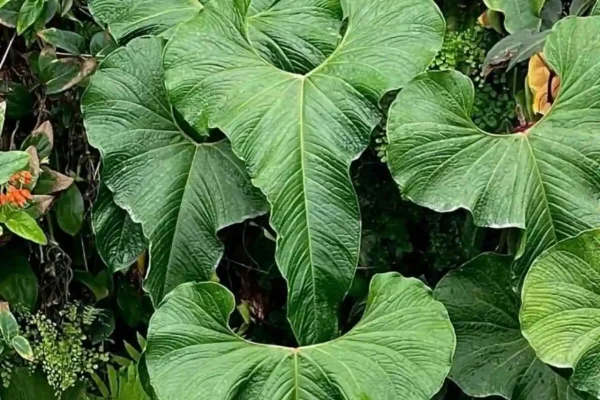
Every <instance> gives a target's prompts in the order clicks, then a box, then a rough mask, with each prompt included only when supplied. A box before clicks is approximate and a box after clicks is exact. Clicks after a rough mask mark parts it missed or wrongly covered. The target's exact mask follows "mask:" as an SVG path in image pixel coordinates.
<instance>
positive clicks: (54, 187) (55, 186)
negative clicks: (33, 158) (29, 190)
mask: <svg viewBox="0 0 600 400" xmlns="http://www.w3.org/2000/svg"><path fill="white" fill-rule="evenodd" d="M73 182H75V180H74V179H73V178H71V177H69V176H66V175H63V174H61V173H59V172H56V171H53V170H51V169H50V168H48V167H46V166H43V167H42V168H41V173H40V176H39V178H38V180H37V182H36V185H35V188H34V193H35V194H39V195H48V194H53V193H57V192H62V191H63V190H67V189H68V188H70V187H71V185H73Z"/></svg>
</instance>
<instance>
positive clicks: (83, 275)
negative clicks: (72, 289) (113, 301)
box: [73, 270, 112, 302]
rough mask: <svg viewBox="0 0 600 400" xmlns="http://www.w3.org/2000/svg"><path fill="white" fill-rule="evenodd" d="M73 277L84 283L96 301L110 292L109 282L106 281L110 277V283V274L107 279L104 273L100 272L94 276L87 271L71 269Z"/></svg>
mask: <svg viewBox="0 0 600 400" xmlns="http://www.w3.org/2000/svg"><path fill="white" fill-rule="evenodd" d="M73 279H75V280H77V281H79V282H81V283H82V284H84V285H85V286H86V287H87V288H88V289H89V290H90V291H91V292H92V293H93V294H94V297H95V298H96V302H98V301H100V300H102V299H105V298H106V297H108V295H109V294H110V290H111V287H110V286H109V282H107V280H108V279H110V283H112V278H110V274H109V275H108V279H107V276H106V274H103V273H102V272H100V273H98V275H97V276H94V275H92V274H91V273H90V272H88V271H84V270H75V271H73Z"/></svg>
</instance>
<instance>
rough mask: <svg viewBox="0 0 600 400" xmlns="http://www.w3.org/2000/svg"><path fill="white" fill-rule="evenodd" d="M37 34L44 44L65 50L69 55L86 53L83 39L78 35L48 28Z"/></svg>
mask: <svg viewBox="0 0 600 400" xmlns="http://www.w3.org/2000/svg"><path fill="white" fill-rule="evenodd" d="M37 34H38V36H39V37H41V38H42V39H43V40H44V41H45V42H46V43H49V44H51V45H52V46H54V47H58V48H61V49H63V50H66V51H68V52H69V53H71V54H74V55H79V54H82V53H85V51H86V43H85V39H84V38H83V36H81V35H79V34H78V33H75V32H70V31H64V30H60V29H56V28H50V29H45V30H43V31H40V32H38V33H37Z"/></svg>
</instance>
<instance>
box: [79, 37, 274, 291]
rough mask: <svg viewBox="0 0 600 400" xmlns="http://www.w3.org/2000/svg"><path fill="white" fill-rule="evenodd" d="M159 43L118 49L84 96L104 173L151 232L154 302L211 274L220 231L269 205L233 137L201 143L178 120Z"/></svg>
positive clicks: (217, 257)
mask: <svg viewBox="0 0 600 400" xmlns="http://www.w3.org/2000/svg"><path fill="white" fill-rule="evenodd" d="M162 51H163V45H162V41H161V40H160V39H158V38H141V39H136V40H134V41H132V42H130V43H129V44H128V46H127V47H124V48H121V49H119V50H117V51H115V52H114V53H112V54H111V55H110V56H109V57H108V58H107V59H106V60H105V61H104V62H103V63H102V65H101V67H100V69H99V70H98V72H97V73H96V74H95V75H94V78H93V81H92V83H91V85H90V87H89V88H88V90H87V92H86V94H85V96H84V99H83V109H84V115H85V125H86V128H87V133H88V137H89V140H90V143H92V145H93V146H95V147H97V148H98V149H100V151H101V153H102V155H103V162H104V168H103V171H102V174H103V175H102V176H103V179H104V183H105V184H106V185H107V186H108V187H109V189H110V190H111V191H112V192H113V194H114V200H115V202H116V203H117V204H118V205H119V206H120V207H121V208H123V209H125V210H127V211H128V213H129V214H130V216H131V218H132V220H133V221H135V222H137V223H141V224H142V226H143V230H144V233H145V236H146V237H148V238H149V240H150V271H149V275H148V278H147V281H146V287H147V289H148V291H149V292H150V294H151V295H152V298H153V300H154V301H155V302H158V301H160V299H161V298H162V297H163V295H164V294H165V293H166V292H168V291H169V290H171V289H173V288H174V287H175V286H177V285H178V284H180V283H182V282H188V281H195V280H208V279H210V277H211V276H212V274H213V272H214V268H215V267H216V265H217V264H218V262H219V260H220V258H221V255H222V252H223V245H222V244H221V242H220V241H219V240H218V239H217V236H216V233H217V231H218V230H220V229H221V228H223V227H226V226H228V225H231V224H234V223H237V222H241V221H243V220H245V219H247V218H250V217H254V216H257V215H259V214H262V213H264V212H265V211H266V210H267V205H266V204H265V201H264V200H263V198H262V196H261V195H260V193H259V192H258V191H257V190H255V189H253V188H252V185H251V183H250V179H249V178H248V176H247V175H246V173H245V170H244V168H243V164H242V163H241V162H240V161H239V160H238V159H236V158H235V156H234V155H233V153H232V152H231V149H230V147H229V145H228V144H227V143H225V142H219V143H207V144H198V143H196V142H194V141H193V140H192V139H191V138H190V137H189V136H188V135H186V134H185V133H184V132H183V131H182V130H181V129H180V128H179V126H178V125H177V123H176V122H175V120H174V117H173V115H172V113H171V106H170V104H169V102H168V99H167V97H166V92H165V89H164V85H163V80H164V77H163V72H162V65H161V54H162Z"/></svg>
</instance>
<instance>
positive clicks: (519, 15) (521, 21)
mask: <svg viewBox="0 0 600 400" xmlns="http://www.w3.org/2000/svg"><path fill="white" fill-rule="evenodd" d="M545 1H546V0H484V3H485V5H486V6H488V7H489V8H490V9H492V10H495V11H500V12H502V13H503V14H504V27H505V28H506V30H507V31H508V32H509V33H514V32H516V31H520V30H522V29H533V30H536V31H537V30H538V29H540V27H541V25H542V19H541V18H540V13H541V11H542V8H543V7H544V3H545Z"/></svg>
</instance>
